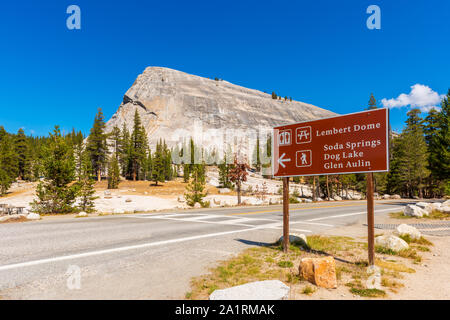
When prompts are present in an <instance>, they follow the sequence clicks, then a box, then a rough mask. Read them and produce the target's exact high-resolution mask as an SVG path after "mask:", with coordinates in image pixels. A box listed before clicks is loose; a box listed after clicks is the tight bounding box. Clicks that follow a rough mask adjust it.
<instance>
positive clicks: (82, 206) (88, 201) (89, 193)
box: [77, 152, 98, 213]
mask: <svg viewBox="0 0 450 320" xmlns="http://www.w3.org/2000/svg"><path fill="white" fill-rule="evenodd" d="M91 172H92V167H91V161H90V158H89V155H88V154H87V153H86V152H84V153H83V155H82V157H81V170H80V173H81V175H80V179H79V180H78V182H77V185H78V197H79V198H78V209H79V210H80V211H83V212H86V213H91V212H94V211H95V204H94V200H95V199H97V198H98V197H96V196H94V194H95V189H94V185H95V181H94V180H93V179H91Z"/></svg>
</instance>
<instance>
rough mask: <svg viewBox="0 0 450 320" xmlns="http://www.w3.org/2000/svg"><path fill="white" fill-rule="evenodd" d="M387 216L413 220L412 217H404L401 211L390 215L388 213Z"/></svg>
mask: <svg viewBox="0 0 450 320" xmlns="http://www.w3.org/2000/svg"><path fill="white" fill-rule="evenodd" d="M389 216H390V217H391V218H394V219H413V218H414V217H410V216H405V215H404V214H403V211H398V212H391V213H389ZM416 219H417V218H416Z"/></svg>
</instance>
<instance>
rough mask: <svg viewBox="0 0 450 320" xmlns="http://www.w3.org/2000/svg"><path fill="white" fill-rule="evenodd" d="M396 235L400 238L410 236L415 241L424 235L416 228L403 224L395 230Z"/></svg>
mask: <svg viewBox="0 0 450 320" xmlns="http://www.w3.org/2000/svg"><path fill="white" fill-rule="evenodd" d="M395 234H397V235H399V236H406V235H407V236H409V237H410V238H411V239H413V240H417V239H420V238H421V237H422V234H421V233H420V231H419V230H417V229H416V228H414V227H413V226H409V225H407V224H401V225H399V226H398V227H397V228H396V229H395Z"/></svg>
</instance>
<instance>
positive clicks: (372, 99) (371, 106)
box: [367, 93, 378, 110]
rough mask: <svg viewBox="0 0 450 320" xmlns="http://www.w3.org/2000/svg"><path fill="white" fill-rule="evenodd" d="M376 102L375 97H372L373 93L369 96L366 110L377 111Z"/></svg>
mask: <svg viewBox="0 0 450 320" xmlns="http://www.w3.org/2000/svg"><path fill="white" fill-rule="evenodd" d="M377 108H378V107H377V100H375V97H374V96H373V93H371V94H370V99H369V107H368V108H367V109H368V110H373V109H377Z"/></svg>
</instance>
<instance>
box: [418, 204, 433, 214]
mask: <svg viewBox="0 0 450 320" xmlns="http://www.w3.org/2000/svg"><path fill="white" fill-rule="evenodd" d="M416 206H418V207H419V208H421V209H422V210H425V211H426V212H427V213H428V214H430V213H431V211H433V206H432V205H431V203H428V202H417V203H416Z"/></svg>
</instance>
